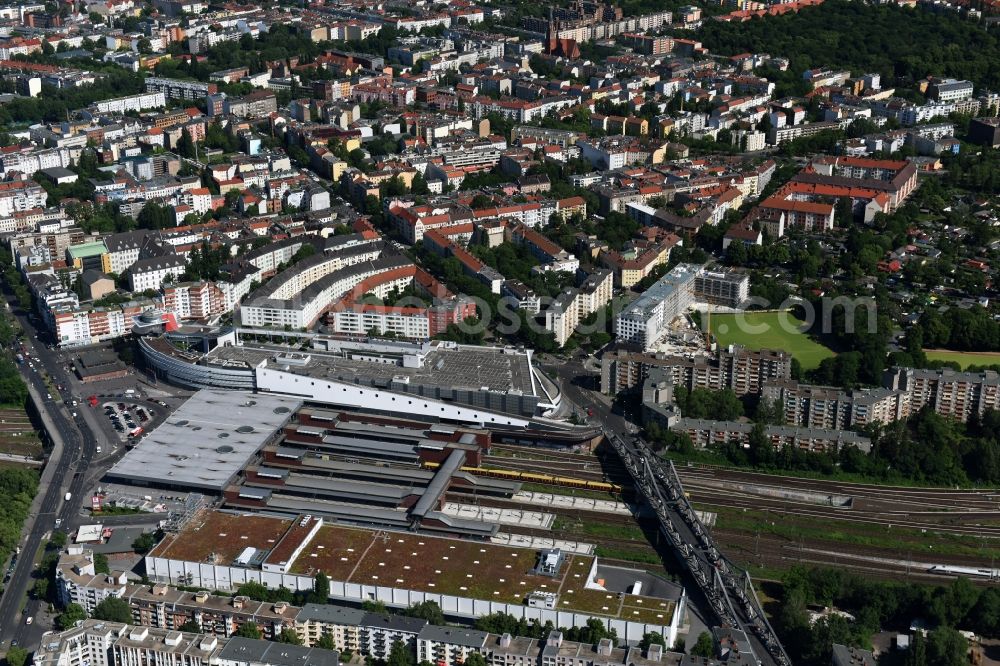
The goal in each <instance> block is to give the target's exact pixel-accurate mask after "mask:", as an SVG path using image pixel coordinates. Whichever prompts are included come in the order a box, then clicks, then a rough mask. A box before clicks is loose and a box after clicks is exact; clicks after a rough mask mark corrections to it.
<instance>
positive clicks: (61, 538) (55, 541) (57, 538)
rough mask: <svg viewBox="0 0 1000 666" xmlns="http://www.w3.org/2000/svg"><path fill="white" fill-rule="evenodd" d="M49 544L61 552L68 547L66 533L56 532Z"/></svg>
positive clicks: (50, 538)
mask: <svg viewBox="0 0 1000 666" xmlns="http://www.w3.org/2000/svg"><path fill="white" fill-rule="evenodd" d="M49 544H50V545H51V546H52V547H53V548H55V549H56V550H60V549H62V548H65V547H66V533H65V532H63V531H61V530H56V531H55V532H53V533H52V536H51V537H49Z"/></svg>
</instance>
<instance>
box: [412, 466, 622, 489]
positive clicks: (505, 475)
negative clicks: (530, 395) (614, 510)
mask: <svg viewBox="0 0 1000 666" xmlns="http://www.w3.org/2000/svg"><path fill="white" fill-rule="evenodd" d="M423 466H424V468H426V469H437V468H438V467H439V466H440V465H439V463H436V462H425V463H423ZM462 471H463V472H469V473H470V474H475V475H476V476H489V477H493V478H494V479H506V480H508V481H522V482H524V483H543V484H547V485H552V486H564V487H566V488H578V489H583V490H598V491H601V492H606V493H616V494H620V493H621V491H622V488H621V486H619V485H618V484H616V483H608V482H607V481H588V480H587V479H574V478H572V477H568V476H553V475H551V474H541V473H538V472H521V471H517V470H512V469H493V468H489V467H462Z"/></svg>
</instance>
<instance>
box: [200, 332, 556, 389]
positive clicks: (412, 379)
mask: <svg viewBox="0 0 1000 666" xmlns="http://www.w3.org/2000/svg"><path fill="white" fill-rule="evenodd" d="M289 351H290V350H289V349H288V348H285V347H277V346H266V345H250V344H246V343H244V344H243V345H242V346H238V347H237V346H226V347H216V348H215V349H214V350H212V352H210V354H209V357H210V358H212V359H224V360H228V361H243V362H246V363H248V364H249V365H250V366H251V367H255V366H257V365H259V364H260V363H261V362H262V361H267V362H268V363H269V364H272V365H274V366H278V365H279V364H278V363H277V362H276V361H275V360H274V359H275V357H276V356H277V355H279V354H287V353H288V352H289ZM300 353H301V354H308V356H309V362H308V363H307V364H305V365H303V366H297V365H290V366H288V368H287V372H293V373H296V374H300V375H304V376H306V377H313V378H315V379H327V380H331V381H333V380H338V381H346V382H350V383H352V384H360V385H375V386H387V385H388V384H389V382H391V381H393V380H394V379H397V378H399V379H401V380H402V381H409V383H410V384H411V385H422V386H436V387H442V388H447V389H466V390H469V391H479V390H481V389H483V388H486V389H487V390H489V391H494V392H497V393H508V392H520V393H521V394H523V395H527V396H534V395H537V394H538V392H537V391H536V388H535V384H534V382H533V380H532V372H531V363H530V361H529V357H528V355H527V354H525V353H524V352H523V351H505V350H504V349H502V348H493V347H471V346H458V347H456V348H447V347H444V346H435V347H434V348H433V349H431V350H430V351H429V352H428V353H427V355H426V357H425V358H424V362H423V364H422V365H421V366H420V367H403V365H402V364H401V363H398V364H397V363H395V362H392V360H393V359H392V356H391V355H388V354H386V355H382V356H381V357H382V358H383V359H385V361H388V362H375V361H371V360H364V359H363V358H349V357H347V356H345V355H343V354H338V353H330V352H324V351H320V350H317V349H310V350H308V351H305V352H300ZM357 356H360V354H357ZM371 356H372V357H373V356H375V355H374V354H372V355H371ZM282 369H284V368H282Z"/></svg>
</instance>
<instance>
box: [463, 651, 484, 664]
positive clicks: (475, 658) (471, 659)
mask: <svg viewBox="0 0 1000 666" xmlns="http://www.w3.org/2000/svg"><path fill="white" fill-rule="evenodd" d="M464 664H465V666H486V657H484V656H483V655H482V654H480V653H479V652H473V653H472V654H470V655H469V656H468V657H466V658H465V662H464Z"/></svg>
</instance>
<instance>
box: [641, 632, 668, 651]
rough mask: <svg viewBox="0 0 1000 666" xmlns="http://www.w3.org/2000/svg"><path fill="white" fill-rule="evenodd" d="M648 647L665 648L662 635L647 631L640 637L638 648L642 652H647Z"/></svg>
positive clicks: (665, 644)
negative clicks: (660, 646) (659, 646)
mask: <svg viewBox="0 0 1000 666" xmlns="http://www.w3.org/2000/svg"><path fill="white" fill-rule="evenodd" d="M650 645H662V646H663V647H664V648H665V647H667V641H666V640H665V639H664V638H663V634H661V633H659V632H657V631H647V632H646V633H645V634H643V635H642V640H641V641H639V647H640V648H642V649H643V650H648V649H649V646H650Z"/></svg>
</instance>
